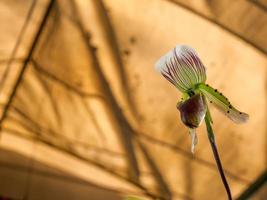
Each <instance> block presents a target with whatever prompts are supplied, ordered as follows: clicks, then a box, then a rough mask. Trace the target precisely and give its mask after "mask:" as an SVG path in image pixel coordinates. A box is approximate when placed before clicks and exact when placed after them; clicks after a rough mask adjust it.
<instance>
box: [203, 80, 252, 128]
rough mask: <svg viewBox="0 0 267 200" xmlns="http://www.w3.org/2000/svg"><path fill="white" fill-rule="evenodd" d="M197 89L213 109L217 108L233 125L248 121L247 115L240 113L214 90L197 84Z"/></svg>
mask: <svg viewBox="0 0 267 200" xmlns="http://www.w3.org/2000/svg"><path fill="white" fill-rule="evenodd" d="M198 89H199V90H200V91H201V92H202V93H203V94H204V95H205V96H206V97H207V98H208V99H209V101H210V102H211V103H212V104H214V105H215V107H217V108H218V109H219V110H220V111H222V112H223V113H224V114H225V115H226V116H227V117H229V118H230V119H231V120H232V121H234V122H235V123H244V122H246V121H247V120H248V118H249V115H248V114H246V113H244V112H240V111H239V110H237V109H236V108H234V107H233V106H232V104H231V103H230V102H229V101H228V99H227V98H226V97H225V96H224V95H223V94H222V93H219V92H218V91H217V90H216V89H213V88H212V87H210V86H209V85H205V84H199V85H198Z"/></svg>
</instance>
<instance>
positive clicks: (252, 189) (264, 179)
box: [236, 171, 267, 200]
mask: <svg viewBox="0 0 267 200" xmlns="http://www.w3.org/2000/svg"><path fill="white" fill-rule="evenodd" d="M265 183H267V171H265V172H263V174H261V175H260V176H259V177H258V178H257V179H256V181H255V182H254V183H252V184H251V185H250V186H249V187H248V188H247V189H246V190H245V191H244V192H243V193H242V194H241V195H240V196H239V197H238V198H237V199H236V200H246V199H249V198H250V197H252V195H253V194H255V193H256V192H257V191H258V190H259V189H260V188H261V187H262V186H263V185H264V184H265Z"/></svg>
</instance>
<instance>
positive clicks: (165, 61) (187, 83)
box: [155, 45, 206, 92]
mask: <svg viewBox="0 0 267 200" xmlns="http://www.w3.org/2000/svg"><path fill="white" fill-rule="evenodd" d="M155 67H156V70H157V71H159V72H160V73H161V74H162V75H163V76H164V77H165V78H166V79H167V80H168V81H170V82H171V83H172V84H173V85H174V86H176V87H177V88H178V89H179V90H180V91H182V92H185V91H188V90H190V89H193V88H194V87H195V86H196V84H198V83H204V82H205V81H206V69H205V67H204V65H203V64H202V62H201V60H200V59H199V57H198V55H197V53H196V52H195V50H194V49H193V48H191V47H189V46H185V45H177V46H176V47H175V48H174V49H173V50H171V51H169V52H168V53H167V54H166V55H164V56H163V57H161V58H160V59H159V60H158V62H157V63H156V64H155Z"/></svg>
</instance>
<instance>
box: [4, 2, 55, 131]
mask: <svg viewBox="0 0 267 200" xmlns="http://www.w3.org/2000/svg"><path fill="white" fill-rule="evenodd" d="M54 3H55V0H51V1H50V2H49V4H48V6H47V9H46V12H45V14H44V17H43V19H42V21H41V23H40V26H39V28H38V31H37V33H36V35H35V37H34V39H33V42H32V45H31V48H30V50H29V53H28V56H27V58H26V59H25V61H24V63H23V66H22V67H21V69H20V72H19V75H18V77H17V80H16V82H15V84H14V87H13V90H12V93H11V94H10V96H9V99H8V101H7V103H6V105H5V106H4V108H3V112H2V115H1V118H0V132H1V130H2V124H3V121H4V120H5V118H6V116H7V112H8V110H9V108H10V105H11V103H12V101H13V99H14V97H15V95H16V92H17V89H18V86H19V84H20V82H21V80H22V78H23V75H24V72H25V70H26V68H27V66H28V63H29V61H30V59H31V58H32V55H33V53H34V50H35V48H36V46H37V43H38V41H39V38H40V36H41V33H42V31H43V29H44V27H45V24H46V22H47V19H48V17H49V15H50V12H51V10H52V8H53V5H54Z"/></svg>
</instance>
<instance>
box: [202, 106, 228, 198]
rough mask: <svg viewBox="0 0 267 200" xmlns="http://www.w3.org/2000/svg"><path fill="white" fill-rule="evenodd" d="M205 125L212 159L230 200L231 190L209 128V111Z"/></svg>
mask: <svg viewBox="0 0 267 200" xmlns="http://www.w3.org/2000/svg"><path fill="white" fill-rule="evenodd" d="M205 123H206V128H207V132H208V138H209V141H210V145H211V148H212V151H213V155H214V158H215V161H216V164H217V168H218V170H219V173H220V175H221V179H222V182H223V185H224V187H225V190H226V192H227V196H228V199H229V200H232V195H231V190H230V187H229V185H228V183H227V180H226V177H225V175H224V172H223V167H222V163H221V160H220V156H219V153H218V150H217V147H216V143H215V137H214V134H213V130H212V127H211V116H210V113H209V110H208V111H207V114H206V116H205Z"/></svg>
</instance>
